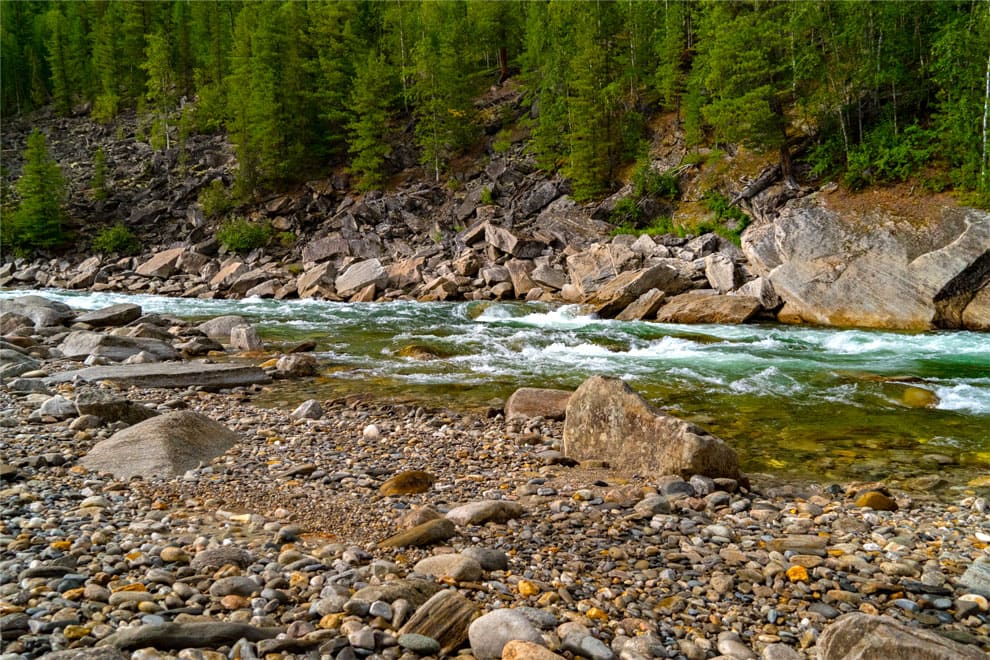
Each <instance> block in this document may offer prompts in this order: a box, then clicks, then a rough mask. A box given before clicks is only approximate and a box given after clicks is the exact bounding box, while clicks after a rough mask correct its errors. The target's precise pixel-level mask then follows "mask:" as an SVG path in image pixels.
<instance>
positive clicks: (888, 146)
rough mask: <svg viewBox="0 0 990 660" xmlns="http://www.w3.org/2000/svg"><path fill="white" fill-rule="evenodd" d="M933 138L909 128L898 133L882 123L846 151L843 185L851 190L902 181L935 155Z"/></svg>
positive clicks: (921, 129) (887, 124)
mask: <svg viewBox="0 0 990 660" xmlns="http://www.w3.org/2000/svg"><path fill="white" fill-rule="evenodd" d="M934 144H935V141H934V139H933V138H932V135H931V134H930V133H929V132H928V131H926V130H924V129H923V128H921V127H920V126H918V125H917V124H912V125H910V126H908V127H907V128H905V129H904V130H903V131H901V132H900V133H895V132H894V125H893V123H892V122H884V123H882V124H880V125H879V126H877V127H876V128H874V129H873V130H872V131H870V132H869V133H867V134H866V137H865V138H864V139H863V141H862V142H861V143H860V144H858V145H857V146H856V147H854V148H853V149H850V151H849V158H848V160H847V162H846V174H845V176H844V177H843V179H842V182H843V183H844V184H845V185H846V186H847V187H848V188H849V189H851V190H862V189H863V188H865V187H866V186H869V185H872V184H876V183H893V182H896V181H904V180H906V179H907V178H908V177H910V176H911V175H912V174H914V173H915V172H916V171H917V170H918V168H920V167H921V166H922V165H924V164H925V163H927V162H928V160H929V159H930V158H931V157H932V154H933V153H934V151H935V147H934Z"/></svg>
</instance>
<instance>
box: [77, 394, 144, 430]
mask: <svg viewBox="0 0 990 660" xmlns="http://www.w3.org/2000/svg"><path fill="white" fill-rule="evenodd" d="M75 407H76V410H77V411H78V413H79V414H80V415H95V416H96V417H99V418H100V419H101V420H103V421H104V422H107V423H113V422H123V423H125V424H128V425H130V424H138V423H140V422H143V421H144V420H146V419H151V418H152V417H155V416H156V415H158V411H156V410H152V409H151V408H148V407H147V406H142V405H141V404H140V403H135V402H134V401H129V400H127V399H122V398H120V397H116V396H114V395H112V394H110V393H109V392H104V391H102V390H95V391H90V392H80V393H79V394H78V395H77V396H76V401H75Z"/></svg>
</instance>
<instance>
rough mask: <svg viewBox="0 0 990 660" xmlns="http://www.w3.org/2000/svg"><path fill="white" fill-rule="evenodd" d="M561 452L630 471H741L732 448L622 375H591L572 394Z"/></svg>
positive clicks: (713, 474)
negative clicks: (634, 387) (665, 408)
mask: <svg viewBox="0 0 990 660" xmlns="http://www.w3.org/2000/svg"><path fill="white" fill-rule="evenodd" d="M564 454H565V455H566V456H568V457H570V458H574V459H576V460H586V459H604V460H606V461H608V463H609V464H610V465H611V466H612V467H614V468H616V469H619V470H621V471H624V472H630V473H639V474H653V475H666V474H678V475H681V476H682V477H684V478H688V477H690V476H692V475H695V474H701V475H705V476H709V477H712V478H716V477H728V478H730V479H738V478H739V477H740V473H739V459H738V458H737V456H736V452H735V451H734V450H733V449H732V448H731V447H729V446H728V445H726V444H725V443H724V442H722V440H720V439H719V438H716V437H715V436H713V435H711V434H709V433H707V432H706V431H704V430H703V429H701V428H699V427H697V426H695V425H693V424H689V423H688V422H685V421H683V420H680V419H677V418H676V417H671V416H670V415H665V414H664V413H662V412H661V411H659V410H658V409H656V408H654V407H653V406H652V405H650V404H649V403H648V402H647V401H646V400H645V399H643V397H641V396H640V395H639V394H637V393H636V392H634V391H633V390H632V388H630V387H629V386H628V385H627V384H626V383H624V382H623V381H622V380H620V379H618V378H605V377H603V376H593V377H591V378H589V379H588V380H586V381H585V382H584V383H582V384H581V386H580V387H579V388H578V389H577V391H575V392H574V394H573V395H572V396H571V400H570V402H569V403H568V404H567V417H566V420H565V422H564Z"/></svg>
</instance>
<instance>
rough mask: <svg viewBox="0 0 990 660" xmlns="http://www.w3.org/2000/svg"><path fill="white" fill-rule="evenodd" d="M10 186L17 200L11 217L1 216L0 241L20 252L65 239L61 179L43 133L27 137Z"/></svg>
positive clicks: (56, 243) (62, 183) (63, 182)
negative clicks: (20, 165) (20, 163)
mask: <svg viewBox="0 0 990 660" xmlns="http://www.w3.org/2000/svg"><path fill="white" fill-rule="evenodd" d="M14 188H15V189H16V190H17V193H18V195H20V198H21V200H20V204H18V206H17V209H16V210H15V211H14V212H13V213H12V214H11V216H10V217H9V218H4V222H3V235H4V236H3V238H4V243H5V244H6V245H9V246H10V247H13V248H14V250H15V251H17V252H19V253H22V254H27V253H30V252H31V251H33V250H36V249H39V248H50V247H55V246H57V245H60V244H61V243H62V241H63V240H64V238H65V236H64V234H63V231H62V221H63V220H64V217H65V211H64V210H63V207H62V204H63V202H64V200H65V196H66V187H65V179H64V178H63V177H62V170H61V168H59V166H58V163H57V162H55V159H54V158H53V157H52V156H51V154H49V152H48V144H47V140H46V139H45V134H44V133H42V132H41V131H40V130H38V129H35V130H34V132H33V133H31V135H30V137H28V141H27V149H25V151H24V170H23V172H22V174H21V178H20V179H18V180H17V183H15V184H14Z"/></svg>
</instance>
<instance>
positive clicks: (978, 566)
mask: <svg viewBox="0 0 990 660" xmlns="http://www.w3.org/2000/svg"><path fill="white" fill-rule="evenodd" d="M5 302H6V301H5ZM37 304H38V305H41V303H37ZM51 308H52V307H51V306H49V309H51ZM11 309H12V308H11V307H9V306H8V305H5V307H4V310H5V311H4V315H3V318H2V319H0V320H2V321H3V331H4V332H3V334H4V345H3V347H2V350H3V352H4V354H3V356H2V357H3V363H4V367H3V369H4V385H3V387H2V388H0V431H2V440H3V464H2V467H0V472H2V476H3V484H2V486H0V519H2V523H0V636H2V645H3V648H2V655H0V658H2V659H3V660H14V659H15V658H33V657H41V656H46V657H50V658H100V659H103V658H106V659H112V658H134V659H142V660H143V659H151V658H184V659H190V660H193V659H207V658H210V659H212V658H216V659H219V658H335V659H338V660H348V659H351V658H388V659H394V658H404V659H410V660H411V659H413V658H422V657H444V656H447V657H461V658H465V660H466V659H467V658H471V657H474V658H479V659H489V658H589V659H592V660H606V659H609V658H622V659H627V660H637V659H640V658H687V659H690V660H701V659H703V658H716V657H719V658H736V659H746V658H763V659H765V660H787V659H791V658H822V659H824V660H837V659H840V658H848V659H850V660H851V659H852V658H864V659H865V658H877V659H879V658H884V659H887V658H890V659H894V658H905V659H907V658H921V657H924V658H938V659H941V658H945V659H946V660H948V659H952V658H963V659H968V658H974V659H975V658H986V657H988V655H987V650H988V649H990V612H988V604H987V598H988V596H990V553H988V550H987V548H988V546H990V516H988V513H987V500H986V499H985V498H984V497H981V496H980V493H979V492H972V493H967V492H965V491H956V494H954V495H952V497H953V499H952V500H949V501H945V500H939V499H935V498H934V497H931V496H929V495H924V494H917V493H911V494H908V493H900V492H890V491H887V490H886V489H885V488H884V487H883V485H882V484H831V485H830V484H821V485H817V484H791V483H783V482H781V481H779V480H775V479H774V478H772V477H770V476H766V475H739V476H738V478H729V477H718V476H716V477H713V476H702V475H691V474H686V473H681V474H678V475H665V474H661V473H657V472H650V471H645V470H643V471H639V472H628V471H619V470H615V469H609V467H608V466H607V465H606V464H605V462H604V460H607V457H603V459H602V460H595V459H590V458H586V457H581V458H580V459H576V458H575V457H574V456H573V455H572V454H573V452H572V451H571V446H569V442H570V441H569V440H567V439H566V436H567V435H568V433H570V431H568V430H565V428H566V425H567V422H566V421H560V420H559V419H552V417H558V416H559V415H555V414H550V413H551V412H552V411H550V410H548V411H547V413H548V414H545V415H542V416H540V415H537V416H518V415H517V416H510V415H509V413H510V412H512V411H506V412H503V411H501V410H498V411H496V410H492V411H491V413H490V414H488V415H485V414H474V413H462V412H458V411H455V410H427V409H423V408H416V407H409V406H401V405H393V404H389V403H386V402H380V401H373V400H367V399H362V398H360V397H351V398H348V399H342V400H335V401H311V402H307V404H304V405H303V406H300V408H299V409H297V410H296V411H293V412H291V413H290V412H289V411H280V410H272V409H262V408H258V407H255V406H253V405H252V403H251V399H252V396H253V395H254V394H256V393H258V392H261V391H262V390H263V388H266V387H277V386H278V379H279V378H283V377H307V376H305V375H303V374H306V373H307V369H308V368H309V367H307V366H306V365H309V362H308V360H307V359H306V358H309V356H308V355H306V354H305V353H299V354H287V355H283V356H281V357H278V356H275V357H278V359H277V360H275V359H274V358H273V359H272V360H271V361H269V362H268V363H265V364H264V365H262V367H263V368H262V369H259V370H258V372H259V374H260V375H259V377H258V382H256V383H254V384H238V385H235V386H227V387H225V386H224V385H223V383H222V381H217V380H216V379H217V378H218V376H217V373H216V369H215V368H214V367H212V366H210V365H203V363H200V362H189V361H186V362H184V363H181V364H182V365H184V368H185V369H187V371H188V369H190V368H192V367H190V366H189V365H196V364H201V365H202V366H203V369H204V371H211V369H212V370H213V372H212V373H210V374H208V376H209V378H210V379H212V380H210V381H209V382H210V386H209V387H203V386H201V385H185V384H183V385H182V386H181V387H177V388H176V387H173V388H164V387H149V386H147V385H140V386H135V385H132V384H129V382H128V381H127V379H126V378H125V379H122V380H114V375H113V369H114V367H115V362H116V361H117V360H119V359H122V360H124V361H128V360H129V361H130V362H131V363H132V365H130V366H129V368H130V369H131V370H132V371H134V370H135V367H134V366H133V364H134V363H136V364H138V365H140V364H142V363H151V364H149V367H151V366H154V367H157V368H159V369H160V368H161V367H162V365H163V364H168V363H157V362H153V360H152V358H148V357H145V358H138V359H133V356H134V355H141V354H144V355H146V356H147V355H149V352H148V351H147V349H148V348H149V346H150V345H148V344H147V342H144V343H143V344H142V342H137V344H134V345H133V346H132V348H134V347H135V346H138V344H142V345H141V346H140V347H138V348H134V350H133V352H132V354H131V355H130V356H128V357H124V356H123V355H122V354H120V351H121V348H120V346H121V345H122V344H127V342H120V341H114V342H111V343H112V348H113V350H114V351H115V353H114V358H113V359H109V358H105V357H104V358H101V357H99V350H98V349H99V346H102V345H108V346H109V345H110V344H101V343H100V342H99V341H94V342H93V343H92V344H91V345H92V346H93V347H94V348H93V349H91V350H92V352H91V354H90V357H89V358H87V359H86V361H87V362H88V363H89V368H93V367H100V369H102V371H101V372H100V374H99V377H98V378H97V377H94V378H93V379H92V381H90V380H87V379H86V378H85V377H81V376H78V375H77V376H76V377H72V375H71V374H70V373H69V372H70V370H76V369H78V368H79V367H80V366H82V365H80V364H79V363H78V361H77V362H73V361H71V360H68V359H65V358H64V357H62V356H63V355H64V351H63V350H61V349H60V348H59V346H63V345H64V342H66V341H68V333H70V332H74V333H78V332H93V333H95V334H97V335H100V336H114V337H118V338H120V337H122V336H123V335H124V334H126V333H122V332H117V331H119V330H121V328H128V327H129V328H134V327H138V326H139V325H140V324H142V323H143V324H145V326H147V327H146V328H145V332H144V334H143V336H144V337H145V338H147V337H150V336H151V335H152V334H153V333H152V332H151V331H150V330H149V329H148V327H157V328H161V329H162V332H163V333H165V334H171V335H172V336H173V339H172V340H167V338H165V336H164V335H160V336H159V341H162V342H163V343H165V344H168V345H169V346H172V347H173V348H175V350H176V351H177V352H179V353H182V352H183V349H182V348H181V346H182V345H183V344H189V343H190V342H194V341H199V344H205V342H206V341H207V340H208V338H207V337H206V333H204V332H199V333H198V334H197V332H193V328H192V327H191V326H188V325H186V324H182V323H180V322H178V321H176V320H174V319H158V321H155V320H154V319H148V318H143V320H140V321H139V320H138V317H135V318H130V319H129V320H126V321H121V320H120V319H118V320H116V321H114V322H113V323H114V324H117V325H113V326H100V325H99V324H98V323H94V322H93V320H92V318H91V319H90V320H89V321H87V322H86V324H87V325H85V326H80V325H79V323H77V322H74V320H73V315H71V314H67V315H66V316H65V317H64V318H61V319H55V320H53V319H51V318H49V317H46V320H45V321H44V323H39V321H38V318H41V317H40V316H39V313H34V315H33V316H32V315H31V314H29V313H26V312H30V310H28V309H27V308H26V307H22V308H20V311H19V312H17V313H16V314H14V312H12V311H10V310H11ZM12 314H14V315H19V316H21V318H28V319H30V320H31V321H32V323H31V324H26V323H21V324H20V325H16V324H15V322H16V321H17V319H14V320H11V319H13V318H14V317H13V316H12ZM35 317H37V318H35ZM126 317H127V315H125V318H126ZM139 317H140V314H139ZM74 323H75V325H74ZM156 323H157V325H156ZM117 326H119V327H117ZM111 327H116V330H111V329H110V328H111ZM236 327H238V328H239V329H238V331H237V333H238V334H239V335H244V334H245V330H244V329H243V327H242V326H236ZM17 328H20V330H17ZM227 331H228V332H230V331H231V330H230V329H229V328H228V329H227ZM114 332H117V334H116V335H114V334H113V333H114ZM248 334H249V333H248ZM8 340H11V341H8ZM73 341H76V342H78V337H76V338H75V339H74V340H73ZM221 341H222V342H223V344H227V343H228V342H226V341H223V340H221ZM223 344H222V345H221V346H220V350H224V345H223ZM159 348H160V347H159ZM227 350H228V351H229V350H230V348H229V345H228V346H227ZM125 352H126V351H125ZM94 355H95V356H96V357H92V356H94ZM184 356H185V357H186V358H188V357H189V355H188V354H184ZM272 357H273V356H271V355H270V354H265V355H264V357H262V358H259V359H258V360H257V361H258V362H261V361H262V360H264V359H266V358H272ZM290 358H294V359H290ZM310 359H311V358H310ZM271 362H274V364H271ZM11 365H19V366H15V367H14V368H10V367H11ZM310 366H311V365H310ZM152 371H154V370H152ZM184 373H185V372H184ZM59 374H63V375H62V376H61V377H60V376H59ZM66 374H68V376H66ZM294 374H300V375H294ZM237 377H238V378H243V377H244V374H243V372H240V373H239V374H238V375H237ZM271 378H274V379H275V380H274V381H272V382H269V379H271ZM583 387H584V386H582V388H583ZM579 392H580V390H579ZM553 400H554V399H553V397H550V396H548V397H547V401H549V402H552V401H553ZM531 412H532V411H531ZM506 417H509V418H508V419H506ZM692 432H699V433H700V431H699V430H698V429H693V431H692Z"/></svg>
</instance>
